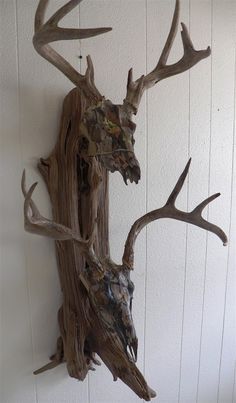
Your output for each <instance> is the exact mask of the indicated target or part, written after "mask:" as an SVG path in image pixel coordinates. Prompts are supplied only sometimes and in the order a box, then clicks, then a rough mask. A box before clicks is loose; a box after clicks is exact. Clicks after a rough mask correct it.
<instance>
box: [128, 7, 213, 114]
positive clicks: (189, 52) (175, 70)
mask: <svg viewBox="0 0 236 403" xmlns="http://www.w3.org/2000/svg"><path fill="white" fill-rule="evenodd" d="M179 11H180V1H179V0H176V4H175V11H174V16H173V20H172V24H171V28H170V32H169V35H168V38H167V40H166V43H165V46H164V48H163V51H162V54H161V57H160V59H159V61H158V63H157V65H156V67H155V68H154V70H152V71H151V72H150V73H149V74H147V75H146V76H145V75H143V76H141V77H140V78H139V79H137V80H136V81H133V69H130V70H129V74H128V82H127V94H126V98H125V99H124V107H125V108H126V109H128V110H129V111H130V112H131V113H134V114H136V113H137V110H138V106H139V103H140V101H141V98H142V95H143V93H144V91H145V90H147V89H148V88H151V87H153V86H154V85H155V84H157V83H158V82H159V81H161V80H163V79H164V78H167V77H171V76H174V75H176V74H180V73H183V72H184V71H186V70H189V69H190V68H191V67H193V66H194V65H195V64H197V63H198V62H200V60H202V59H205V58H206V57H208V56H209V55H210V54H211V49H210V47H209V46H208V48H207V49H206V50H195V49H194V46H193V43H192V41H191V38H190V36H189V33H188V30H187V27H186V25H185V24H184V23H181V26H182V31H181V36H182V42H183V48H184V55H183V57H182V58H181V59H180V60H179V61H178V62H177V63H174V64H171V65H167V60H168V57H169V54H170V51H171V48H172V46H173V43H174V40H175V37H176V33H177V28H178V21H179Z"/></svg>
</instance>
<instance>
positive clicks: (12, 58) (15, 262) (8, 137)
mask: <svg viewBox="0 0 236 403" xmlns="http://www.w3.org/2000/svg"><path fill="white" fill-rule="evenodd" d="M0 16H1V21H0V31H1V32H0V37H1V58H0V69H1V72H0V85H1V98H0V117H1V119H0V130H1V137H0V145H1V146H0V167H1V168H0V171H1V174H0V187H1V197H0V206H1V215H0V222H1V225H0V239H1V304H0V305H1V312H2V314H1V319H2V320H1V329H0V332H1V347H0V348H1V368H2V371H1V372H2V376H1V383H2V385H1V386H2V389H1V391H0V393H1V394H0V400H1V402H3V403H19V402H25V403H34V402H36V400H35V382H34V377H33V374H32V369H33V365H32V364H33V363H32V340H31V324H30V315H29V309H30V307H29V300H28V281H27V273H26V265H25V263H26V261H25V249H24V241H23V237H22V234H23V231H22V223H23V218H22V197H21V194H20V191H19V184H20V172H21V168H22V165H21V139H20V135H19V134H20V133H19V127H18V124H19V93H18V85H19V83H18V46H17V45H18V44H17V22H16V4H15V1H13V0H6V1H1V2H0Z"/></svg>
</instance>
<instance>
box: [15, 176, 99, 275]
mask: <svg viewBox="0 0 236 403" xmlns="http://www.w3.org/2000/svg"><path fill="white" fill-rule="evenodd" d="M36 186H37V182H35V183H34V184H33V185H32V186H31V187H30V189H29V190H28V191H27V190H26V184H25V171H24V172H23V175H22V180H21V189H22V193H23V195H24V197H25V202H24V226H25V230H26V231H28V232H31V233H34V234H38V235H42V236H47V237H49V238H52V239H54V240H57V241H67V240H72V241H74V242H75V244H76V245H77V246H78V247H79V248H80V250H81V253H83V254H84V256H85V258H86V260H87V261H88V262H89V264H90V265H91V267H93V268H94V269H95V270H96V271H97V273H99V275H101V274H103V272H104V270H103V268H102V265H101V263H100V261H99V260H98V258H97V256H96V255H95V253H94V250H93V243H94V239H95V229H96V223H94V226H93V229H92V232H91V235H90V236H89V238H88V239H83V238H81V237H80V236H79V235H78V234H77V233H75V232H74V231H73V230H72V229H71V228H68V227H66V226H65V225H62V224H58V223H56V222H54V221H51V220H48V219H47V218H45V217H43V216H42V215H41V214H40V212H39V210H38V208H37V206H36V204H35V203H34V201H33V200H32V194H33V192H34V190H35V188H36ZM95 275H96V274H95Z"/></svg>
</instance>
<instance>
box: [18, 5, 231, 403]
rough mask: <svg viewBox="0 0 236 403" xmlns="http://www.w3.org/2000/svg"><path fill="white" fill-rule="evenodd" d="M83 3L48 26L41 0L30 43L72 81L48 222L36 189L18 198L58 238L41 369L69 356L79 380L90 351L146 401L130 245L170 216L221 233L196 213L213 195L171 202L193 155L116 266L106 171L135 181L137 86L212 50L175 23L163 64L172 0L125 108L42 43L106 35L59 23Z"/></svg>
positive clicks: (50, 163) (48, 172)
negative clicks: (184, 207) (54, 332)
mask: <svg viewBox="0 0 236 403" xmlns="http://www.w3.org/2000/svg"><path fill="white" fill-rule="evenodd" d="M80 1H81V0H71V1H69V2H68V3H67V4H66V5H64V6H63V7H61V8H60V9H59V10H58V11H57V12H56V13H55V14H54V15H53V16H52V17H51V18H50V19H49V20H48V21H47V22H44V15H45V11H46V7H47V4H48V2H49V1H48V0H40V2H39V5H38V8H37V11H36V16H35V35H34V39H33V43H34V46H35V49H36V50H37V51H38V53H39V54H40V55H42V56H43V57H44V58H46V59H47V60H48V61H49V62H50V63H52V64H53V65H55V66H56V67H57V68H58V69H59V70H61V71H62V72H63V74H65V75H66V76H67V77H68V78H69V79H70V80H71V81H72V82H73V83H74V84H75V85H76V88H75V89H73V90H72V91H71V92H70V93H69V94H68V95H67V97H66V98H65V101H64V105H63V113H62V119H61V128H60V133H59V137H58V141H57V144H56V146H55V148H54V150H53V152H52V153H51V154H50V156H49V157H48V158H47V159H41V160H40V163H39V170H40V172H41V174H42V175H43V178H44V180H45V182H46V184H47V188H48V191H49V194H50V198H51V202H52V207H53V221H51V220H48V219H46V218H45V217H43V216H42V215H41V214H40V212H39V210H38V208H37V207H36V205H35V203H34V202H33V200H32V194H33V191H34V189H35V187H36V184H33V185H32V186H31V187H30V189H29V190H27V189H26V184H25V174H24V175H23V177H22V192H23V194H24V197H25V203H24V216H25V229H26V230H27V231H29V232H33V233H36V234H39V235H45V236H48V237H51V238H52V239H54V240H55V241H56V252H57V258H58V270H59V276H60V281H61V286H62V291H63V304H62V307H61V308H60V310H59V315H58V319H59V325H60V333H61V335H60V337H59V338H58V342H57V351H56V354H55V355H53V356H52V357H51V362H50V363H49V364H47V365H45V366H44V367H43V368H41V369H39V370H38V371H36V372H35V373H36V374H37V373H40V372H43V371H45V370H48V369H50V368H53V367H55V366H57V365H59V364H61V363H62V362H66V364H67V369H68V373H69V375H70V376H72V377H74V378H77V379H79V380H83V379H84V378H85V377H86V375H87V373H88V370H90V369H93V367H92V364H93V363H95V364H99V362H98V361H97V359H96V358H95V353H97V354H98V355H99V356H100V357H101V359H102V360H103V362H104V363H105V364H106V366H107V367H108V368H109V369H110V371H111V372H112V374H113V377H114V380H116V379H117V378H118V377H119V378H120V379H122V380H123V382H125V383H126V384H127V385H128V386H129V387H130V388H131V389H132V390H133V391H134V392H135V393H136V394H137V395H138V396H139V397H140V398H143V399H145V400H147V401H148V400H150V399H151V398H152V397H154V396H155V392H154V391H153V390H152V389H151V388H150V387H149V386H148V385H147V383H146V381H145V379H144V378H143V376H142V374H141V373H140V372H139V370H138V368H137V367H136V365H135V361H136V359H137V348H138V341H137V337H136V333H135V328H134V324H133V319H132V298H133V290H134V285H133V283H132V281H131V280H130V271H131V270H133V268H134V244H135V240H136V238H137V236H138V234H139V232H140V231H141V230H142V228H143V227H144V226H146V225H147V224H149V223H150V222H151V221H154V220H157V219H159V218H165V217H168V218H172V219H176V220H180V221H184V222H187V223H191V224H194V225H197V226H198V227H200V228H203V229H206V230H208V231H210V232H213V233H215V234H216V235H217V236H218V237H219V238H220V239H221V240H222V242H223V243H224V244H226V243H227V237H226V235H225V234H224V232H223V231H222V230H221V229H220V228H219V227H217V226H216V225H214V224H211V223H209V222H208V221H206V220H204V219H203V218H202V211H203V209H204V208H205V207H206V206H207V205H208V204H209V203H210V202H211V201H213V200H214V199H215V198H216V197H218V196H219V194H216V195H213V196H211V197H209V198H208V199H206V200H205V201H203V202H202V203H200V204H199V205H198V206H197V207H196V208H195V209H194V210H193V211H192V212H190V213H187V212H183V211H180V210H178V209H177V208H176V207H175V201H176V198H177V196H178V194H179V192H180V190H181V188H182V186H183V183H184V180H185V178H186V176H187V173H188V170H189V165H190V161H189V162H188V164H187V166H186V168H185V170H184V172H183V173H182V175H181V176H180V178H179V180H178V182H177V184H176V186H175V188H174V190H173V191H172V193H171V195H170V197H169V198H168V200H167V203H166V204H165V206H164V207H162V208H160V209H157V210H154V211H152V212H150V213H147V214H145V215H144V216H143V217H141V218H139V219H138V220H137V221H136V222H135V223H134V224H133V226H132V228H131V230H130V232H129V234H128V237H127V241H126V244H125V248H124V254H123V259H122V263H121V264H116V263H114V262H113V261H112V260H111V258H110V253H109V240H108V239H109V238H108V171H111V172H114V171H119V172H120V173H121V174H122V176H123V178H124V181H125V183H126V184H127V180H128V179H129V180H130V181H131V182H133V181H134V182H136V183H138V181H139V179H140V167H139V163H138V161H137V159H136V157H135V154H134V148H133V146H134V132H135V124H134V123H133V122H132V115H133V114H136V113H137V111H138V106H139V104H140V101H141V97H142V95H143V93H144V91H145V90H146V89H148V88H151V87H152V86H154V85H155V84H156V83H158V82H159V81H160V80H163V79H164V78H167V77H170V76H172V75H175V74H179V73H182V72H184V71H186V70H188V69H190V68H191V67H192V66H194V65H195V64H196V63H198V62H199V61H200V60H202V59H204V58H206V57H207V56H209V55H210V48H207V49H206V50H200V51H196V50H195V49H194V47H193V45H192V42H191V40H190V37H189V34H188V31H187V28H186V26H185V25H184V24H182V33H181V34H182V41H183V47H184V55H183V57H182V59H181V60H179V61H178V62H177V63H175V64H172V65H167V59H168V56H169V53H170V51H171V47H172V45H173V42H174V39H175V36H176V32H177V26H178V19H179V0H176V6H175V12H174V17H173V21H172V25H171V29H170V33H169V35H168V38H167V41H166V44H165V46H164V49H163V51H162V54H161V57H160V59H159V61H158V63H157V66H156V67H155V69H154V70H153V71H152V72H150V73H149V74H147V75H146V76H142V77H140V78H138V79H137V80H136V81H133V77H132V76H133V74H132V69H131V70H130V71H129V74H128V83H127V95H126V98H125V99H124V101H123V104H122V105H114V104H113V103H112V102H111V101H109V100H107V99H105V98H104V97H103V96H102V95H101V94H100V93H99V91H98V90H97V88H96V86H95V84H94V69H93V64H92V61H91V58H90V56H88V57H87V65H88V66H87V70H86V73H85V75H81V74H80V73H78V72H77V71H76V70H75V69H74V68H73V67H72V66H71V65H70V64H69V63H68V62H67V61H65V60H64V59H63V57H62V56H60V55H59V54H58V53H56V52H55V50H53V49H52V48H51V47H50V46H49V45H48V43H50V42H54V41H58V40H64V39H67V40H70V39H82V38H88V37H92V36H95V35H99V34H102V33H105V32H108V31H109V30H110V29H111V28H95V29H68V28H59V27H58V23H59V22H60V20H61V19H62V18H63V17H64V16H65V15H66V14H67V13H68V12H70V11H71V10H72V9H73V8H74V7H75V6H76V5H78V4H79V3H80Z"/></svg>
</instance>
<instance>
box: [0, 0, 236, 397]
mask: <svg viewBox="0 0 236 403" xmlns="http://www.w3.org/2000/svg"><path fill="white" fill-rule="evenodd" d="M51 3H52V4H51V6H50V7H49V13H50V11H52V10H55V9H56V8H58V7H59V6H60V5H62V4H63V0H52V1H51ZM36 5H37V1H36V0H18V1H17V0H0V52H1V54H0V90H1V92H0V188H1V196H0V259H1V260H0V261H1V272H0V274H1V278H0V298H1V299H0V302H1V305H0V307H1V328H0V362H1V371H2V372H1V376H0V391H1V394H0V402H1V403H121V402H122V403H134V402H138V401H139V399H138V398H137V397H136V396H135V395H134V394H133V393H132V392H131V391H130V390H129V389H128V388H127V387H126V386H125V385H124V384H122V383H121V382H120V381H118V382H117V383H113V381H112V376H111V374H110V373H109V372H108V370H107V369H106V368H105V366H104V365H103V366H102V367H100V368H98V370H97V371H96V372H95V373H91V374H90V375H89V377H88V379H86V381H85V382H83V383H79V382H76V381H75V380H73V379H70V378H69V377H68V376H67V372H66V369H65V367H64V366H61V367H58V368H56V369H55V370H53V371H50V372H46V373H44V374H42V375H39V376H37V377H35V376H33V375H32V372H33V370H34V369H37V368H39V367H40V366H42V365H44V364H45V363H46V362H47V361H48V356H50V355H51V354H52V353H53V352H54V348H55V342H56V338H57V335H58V326H57V310H58V307H59V305H60V300H61V293H60V287H59V281H58V276H57V269H56V261H55V255H54V245H53V242H52V241H50V240H48V239H45V238H40V237H36V236H33V235H30V234H25V233H24V231H23V214H22V213H23V208H22V207H23V198H22V195H21V192H20V178H21V173H22V170H23V168H26V170H27V176H28V182H29V183H32V181H35V180H38V181H39V186H38V188H37V191H36V192H35V200H37V204H38V206H40V210H41V212H42V213H43V214H44V215H46V216H49V217H50V214H51V212H50V203H49V199H48V195H47V192H46V188H45V186H44V183H43V180H42V179H41V178H40V175H39V174H38V172H37V169H36V163H37V159H38V158H39V157H46V156H47V155H48V153H49V152H50V151H51V149H52V147H53V145H54V143H55V139H56V136H57V131H58V126H59V117H60V111H61V104H62V100H63V97H64V95H65V94H66V93H67V92H68V91H69V90H70V88H72V87H71V84H70V82H69V81H68V80H67V79H66V78H65V77H63V75H62V74H61V73H60V72H59V71H57V70H55V69H54V68H53V67H52V66H50V65H49V64H47V63H46V61H44V60H43V59H41V58H40V57H39V56H38V55H37V54H36V53H35V51H34V50H33V47H32V45H31V38H32V31H33V16H34V12H35V8H36ZM173 8H174V0H84V1H83V3H81V5H80V9H79V8H78V10H77V11H75V12H74V13H73V14H72V15H70V16H68V17H66V19H65V20H64V21H65V22H64V25H65V26H73V25H74V26H78V25H80V26H81V27H95V26H112V27H113V31H112V32H111V33H108V34H106V35H105V36H103V37H102V36H100V37H97V38H94V39H87V40H84V41H83V42H82V43H79V42H70V43H65V42H64V43H62V44H57V45H56V48H57V49H60V51H61V52H63V54H64V55H65V56H66V57H67V58H68V59H69V60H70V61H71V63H73V64H74V65H75V66H77V67H78V68H81V71H84V68H85V56H86V55H87V54H91V55H92V56H93V61H94V65H95V72H96V81H97V85H98V88H99V89H100V90H101V92H102V93H104V94H105V95H106V97H108V98H110V99H111V100H113V101H114V102H121V101H122V99H123V98H124V95H125V86H126V78H127V72H128V69H129V68H130V67H131V66H134V74H135V75H136V76H137V77H138V76H140V75H141V74H142V73H145V72H146V71H150V70H151V69H152V68H153V67H154V65H155V63H156V61H157V57H158V55H159V54H160V52H161V49H162V46H163V44H164V41H165V38H166V36H167V33H168V29H169V26H170V22H171V18H172V12H173ZM79 11H80V12H79ZM181 20H184V21H185V22H186V24H187V25H188V26H189V27H190V32H191V36H192V38H193V40H194V43H195V44H196V46H197V47H198V48H201V47H202V48H204V47H206V46H207V45H211V47H212V57H211V58H208V59H207V60H204V61H203V62H201V64H198V65H197V66H196V67H194V68H193V69H192V70H191V72H186V73H184V74H182V75H181V76H176V77H173V78H170V79H168V80H166V81H163V82H161V83H160V84H158V85H157V86H156V88H153V89H152V90H150V91H149V92H148V93H147V94H146V96H144V98H143V101H142V104H141V107H140V111H139V114H138V116H137V119H136V121H137V133H136V155H137V156H138V158H139V160H140V164H141V168H142V180H141V182H140V184H139V185H138V186H135V185H129V186H128V187H125V185H124V183H123V181H122V178H121V176H120V175H119V174H114V175H112V176H111V180H110V182H111V186H110V199H111V203H110V218H111V225H110V234H111V244H112V245H111V246H112V248H111V249H112V255H113V258H114V259H116V260H119V259H120V258H121V254H122V249H123V243H124V240H125V237H126V235H127V232H128V230H129V228H130V226H131V224H132V223H133V221H134V220H135V219H136V218H137V217H139V216H140V215H142V214H143V213H144V212H146V211H148V210H151V209H154V208H156V207H158V206H161V205H162V204H163V203H164V201H165V200H166V197H167V196H168V194H169V192H170V191H171V189H172V187H173V185H174V184H175V182H176V179H177V177H178V175H179V173H180V172H181V171H182V169H183V167H184V165H185V163H186V161H187V159H188V158H189V156H192V158H193V161H192V166H191V170H190V175H189V178H188V182H187V184H186V185H185V187H184V189H183V191H182V194H181V196H180V198H179V200H178V206H179V207H180V208H183V209H190V208H192V207H194V205H195V204H196V203H198V202H200V201H201V200H203V199H204V198H205V197H207V196H208V194H212V193H215V192H218V191H220V192H221V193H222V196H221V197H220V198H219V199H217V200H216V201H215V202H214V203H213V204H211V206H210V208H209V210H208V211H207V217H208V218H209V219H210V220H211V221H213V222H215V223H217V224H218V225H220V226H222V228H224V230H225V231H226V232H227V233H228V234H229V237H230V243H229V246H228V247H226V248H224V247H223V246H222V244H221V243H220V241H219V240H218V239H217V238H216V237H215V236H214V235H212V234H206V233H205V232H204V231H203V230H200V229H198V228H195V227H194V228H193V227H190V226H186V225H185V224H183V223H179V222H173V221H170V220H163V221H161V222H158V223H153V224H151V225H150V226H149V227H148V229H147V230H144V231H143V233H142V234H141V236H140V237H139V239H138V241H137V246H136V267H135V271H134V273H133V275H132V278H133V280H134V282H135V285H136V292H135V299H134V317H135V323H136V328H137V333H138V336H139V359H138V365H139V367H140V369H141V370H142V371H144V373H145V375H146V377H147V380H148V382H149V383H150V385H151V386H152V387H153V388H154V389H156V390H157V391H158V399H157V400H156V401H157V402H159V403H236V388H235V387H234V385H235V355H236V354H235V352H236V323H235V320H236V311H235V306H236V303H235V302H236V275H235V270H236V159H235V158H236V154H235V152H234V150H235V140H234V136H235V48H236V46H235V45H236V1H235V0H233V1H229V0H182V9H181ZM80 54H81V55H82V56H83V59H82V61H81V62H80V61H79V59H78V56H79V55H80ZM181 55H182V48H181V41H180V35H179V34H178V37H177V40H176V43H175V45H174V48H173V51H172V53H171V56H170V61H171V62H173V61H175V60H177V59H179V58H180V57H181ZM80 64H81V65H80Z"/></svg>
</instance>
